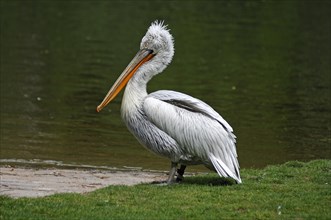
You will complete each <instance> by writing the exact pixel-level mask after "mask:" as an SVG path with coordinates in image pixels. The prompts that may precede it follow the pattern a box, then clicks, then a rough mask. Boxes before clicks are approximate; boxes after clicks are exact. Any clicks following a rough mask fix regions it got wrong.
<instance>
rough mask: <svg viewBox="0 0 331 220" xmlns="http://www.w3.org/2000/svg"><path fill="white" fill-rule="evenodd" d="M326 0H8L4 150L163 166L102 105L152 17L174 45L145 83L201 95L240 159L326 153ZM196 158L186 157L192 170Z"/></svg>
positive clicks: (256, 163) (330, 106)
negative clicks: (229, 130) (168, 59)
mask: <svg viewBox="0 0 331 220" xmlns="http://www.w3.org/2000/svg"><path fill="white" fill-rule="evenodd" d="M329 8H330V3H328V2H327V1H321V2H318V3H316V1H311V2H310V1H301V0H298V1H295V0H293V1H281V2H279V3H275V2H271V1H249V2H234V1H224V2H223V1H222V2H206V1H203V2H202V1H201V2H199V1H185V2H177V1H170V2H166V3H165V2H163V1H139V2H138V1H124V2H120V1H109V2H108V1H1V50H0V51H1V161H2V162H5V161H6V160H8V159H10V160H18V159H22V161H25V162H29V161H30V160H33V159H38V161H39V160H40V161H47V160H52V161H61V162H63V163H66V164H78V165H79V164H85V165H86V164H88V165H94V166H110V167H124V166H132V167H143V168H145V169H160V170H164V169H168V167H169V161H168V160H167V159H163V158H160V157H158V156H156V155H154V154H152V153H150V152H148V151H147V150H145V149H144V148H143V147H141V146H140V145H139V143H138V142H137V141H136V140H135V138H134V137H133V136H132V135H131V134H130V133H129V132H128V131H127V129H126V127H125V125H124V123H123V122H122V121H121V118H120V104H121V96H122V93H121V95H120V96H118V97H117V98H116V99H115V101H113V102H112V103H110V104H109V105H108V106H107V108H106V109H105V110H103V111H102V112H100V113H96V110H95V109H96V106H97V105H98V104H99V103H100V102H101V101H102V99H103V98H104V95H105V94H106V92H107V91H108V89H109V87H110V86H111V85H112V84H113V83H114V81H115V80H116V79H117V77H118V76H119V74H120V73H121V72H122V71H123V69H124V68H125V67H126V65H127V64H128V62H129V61H130V60H131V58H132V57H133V56H134V55H135V53H136V52H137V51H138V49H139V43H140V40H141V38H142V36H143V35H144V34H145V32H146V30H147V28H148V27H149V25H150V23H151V22H152V21H154V20H156V19H162V20H165V23H167V24H169V28H170V29H171V33H172V34H173V36H174V38H175V49H176V52H175V56H174V59H173V62H172V63H171V64H170V66H169V67H168V68H167V69H166V70H165V71H164V73H162V74H160V75H159V76H157V77H155V78H153V80H152V81H151V82H150V83H149V88H148V90H149V91H155V90H159V89H170V90H176V91H181V92H184V93H187V94H190V95H192V96H195V97H197V98H199V99H201V100H204V101H205V102H207V103H208V104H210V105H211V106H213V108H214V109H215V110H217V111H218V112H219V113H220V114H221V115H222V116H223V117H224V118H225V119H226V120H227V121H228V122H229V123H230V124H231V125H232V127H233V128H234V131H235V134H236V136H237V140H238V144H237V149H238V154H239V162H240V164H241V167H263V166H266V165H268V164H276V163H283V162H285V161H287V160H311V159H317V158H328V159H330V158H331V152H330V148H331V146H330V142H331V138H330V136H331V135H330V133H331V122H330V121H331V116H330V112H331V98H330V94H331V89H330V88H331V73H330V69H331V67H330V60H331V56H330V51H331V48H330V45H331V44H330V39H331V31H330V27H331V24H330V21H331V13H330V11H329ZM192 169H193V170H194V169H199V168H194V167H193V168H191V170H192Z"/></svg>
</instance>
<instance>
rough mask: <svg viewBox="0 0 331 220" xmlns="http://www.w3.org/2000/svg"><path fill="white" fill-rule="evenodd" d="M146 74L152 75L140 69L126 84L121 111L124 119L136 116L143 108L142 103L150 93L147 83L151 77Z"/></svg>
mask: <svg viewBox="0 0 331 220" xmlns="http://www.w3.org/2000/svg"><path fill="white" fill-rule="evenodd" d="M146 75H148V76H151V74H146V72H142V71H141V70H138V71H137V72H136V74H135V75H134V76H133V77H132V78H131V79H130V80H129V82H128V84H127V85H126V88H125V91H124V95H123V98H122V106H121V113H122V117H123V119H124V120H125V119H127V118H128V117H132V116H135V115H136V114H137V113H139V110H140V109H142V103H143V101H144V99H145V97H146V96H147V95H148V94H147V83H148V81H149V80H150V78H151V77H148V78H146ZM144 76H145V77H144Z"/></svg>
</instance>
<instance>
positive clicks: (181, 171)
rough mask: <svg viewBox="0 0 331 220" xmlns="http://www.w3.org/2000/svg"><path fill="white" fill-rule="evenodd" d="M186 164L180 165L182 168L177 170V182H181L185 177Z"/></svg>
mask: <svg viewBox="0 0 331 220" xmlns="http://www.w3.org/2000/svg"><path fill="white" fill-rule="evenodd" d="M185 168H186V165H180V168H179V169H178V170H177V179H176V182H181V181H182V180H183V179H184V172H185Z"/></svg>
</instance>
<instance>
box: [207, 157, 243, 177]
mask: <svg viewBox="0 0 331 220" xmlns="http://www.w3.org/2000/svg"><path fill="white" fill-rule="evenodd" d="M209 158H210V160H211V162H212V164H213V166H214V168H215V170H216V171H217V173H218V175H220V176H223V177H230V178H232V179H234V180H235V181H236V182H237V183H241V179H240V175H239V173H238V175H236V174H234V173H233V172H232V171H231V170H230V169H229V167H228V166H227V165H225V163H223V161H222V160H220V159H218V158H216V157H215V156H214V155H210V157H209Z"/></svg>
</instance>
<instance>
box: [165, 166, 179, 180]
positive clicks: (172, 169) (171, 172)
mask: <svg viewBox="0 0 331 220" xmlns="http://www.w3.org/2000/svg"><path fill="white" fill-rule="evenodd" d="M176 168H177V163H174V162H171V169H170V172H169V177H168V180H167V184H171V183H174V182H175V174H176Z"/></svg>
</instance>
